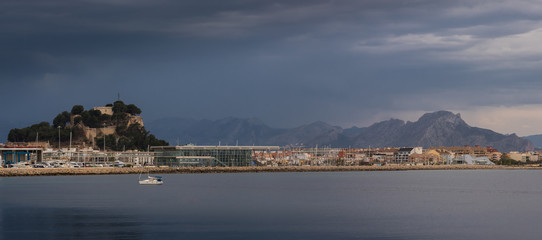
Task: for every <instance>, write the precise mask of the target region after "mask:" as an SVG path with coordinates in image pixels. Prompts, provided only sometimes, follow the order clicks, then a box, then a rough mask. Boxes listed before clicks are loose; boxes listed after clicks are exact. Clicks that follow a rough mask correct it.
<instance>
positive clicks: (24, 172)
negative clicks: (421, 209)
mask: <svg viewBox="0 0 542 240" xmlns="http://www.w3.org/2000/svg"><path fill="white" fill-rule="evenodd" d="M486 169H488V170H491V169H493V170H520V169H532V170H541V169H542V167H541V166H501V165H426V166H424V165H385V166H282V167H145V168H113V167H104V168H0V177H30V176H75V175H119V174H139V173H141V172H144V173H147V172H149V173H152V174H205V173H260V172H267V173H272V172H351V171H417V170H486Z"/></svg>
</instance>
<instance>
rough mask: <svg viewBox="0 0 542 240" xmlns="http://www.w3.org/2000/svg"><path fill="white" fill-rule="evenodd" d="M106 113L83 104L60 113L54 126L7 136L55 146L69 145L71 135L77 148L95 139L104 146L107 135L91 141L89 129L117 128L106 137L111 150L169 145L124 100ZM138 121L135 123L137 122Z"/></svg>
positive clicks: (45, 124) (34, 127)
mask: <svg viewBox="0 0 542 240" xmlns="http://www.w3.org/2000/svg"><path fill="white" fill-rule="evenodd" d="M104 109H106V110H110V111H111V112H110V113H107V112H106V113H103V112H102V111H100V110H97V109H90V110H85V109H84V107H83V106H82V105H75V106H73V107H72V109H71V111H70V112H68V111H64V112H62V113H59V114H58V115H57V116H56V117H55V118H54V119H53V124H52V125H50V124H49V122H41V123H38V124H34V125H32V126H30V127H26V128H22V129H18V128H15V129H11V131H10V132H9V135H8V141H10V142H33V141H37V140H38V141H49V143H51V144H53V145H54V143H56V142H58V141H59V137H60V141H61V142H63V143H66V142H68V141H69V140H70V132H71V133H72V142H73V144H74V145H87V146H88V145H91V144H92V142H93V140H94V143H95V144H96V145H97V146H98V147H102V146H103V145H104V136H103V134H102V135H100V136H96V137H95V138H94V139H88V138H87V136H88V135H89V134H87V133H88V131H89V129H94V128H114V133H112V134H107V135H105V146H106V148H107V149H109V150H115V151H120V150H130V149H138V150H146V149H147V148H148V146H166V145H168V143H167V142H166V141H164V140H160V139H158V138H156V136H154V135H153V134H150V132H148V131H147V130H145V128H144V127H143V126H142V121H140V122H141V124H140V122H139V121H137V118H139V119H141V117H139V116H138V115H139V114H141V109H139V108H138V107H137V106H136V105H134V104H128V105H126V104H124V102H122V101H116V102H114V103H113V104H107V105H106V108H104ZM134 119H135V120H134Z"/></svg>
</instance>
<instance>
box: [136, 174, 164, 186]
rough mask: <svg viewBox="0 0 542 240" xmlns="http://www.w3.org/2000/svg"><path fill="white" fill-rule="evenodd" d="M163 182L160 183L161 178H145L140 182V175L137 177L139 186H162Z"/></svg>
mask: <svg viewBox="0 0 542 240" xmlns="http://www.w3.org/2000/svg"><path fill="white" fill-rule="evenodd" d="M163 183H164V181H162V177H160V176H150V175H148V176H147V179H143V180H141V174H140V175H139V184H141V185H162V184H163Z"/></svg>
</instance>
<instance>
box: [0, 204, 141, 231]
mask: <svg viewBox="0 0 542 240" xmlns="http://www.w3.org/2000/svg"><path fill="white" fill-rule="evenodd" d="M1 218H2V221H1V222H0V224H2V226H1V229H2V231H1V232H0V234H1V235H0V236H1V237H0V239H143V237H144V234H143V232H142V230H143V228H142V227H143V222H142V221H140V219H138V218H137V217H135V216H129V215H123V214H117V213H114V212H106V211H100V210H92V209H73V208H53V209H50V208H32V207H30V208H28V207H24V208H23V207H11V208H4V209H3V211H2V212H1Z"/></svg>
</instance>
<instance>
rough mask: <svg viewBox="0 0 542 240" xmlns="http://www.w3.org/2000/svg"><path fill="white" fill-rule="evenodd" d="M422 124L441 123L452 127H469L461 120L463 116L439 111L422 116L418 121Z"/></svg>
mask: <svg viewBox="0 0 542 240" xmlns="http://www.w3.org/2000/svg"><path fill="white" fill-rule="evenodd" d="M417 123H420V124H428V123H441V124H446V125H451V126H458V125H467V123H465V121H463V119H461V115H460V114H459V113H458V114H453V113H452V112H449V111H437V112H433V113H426V114H424V115H423V116H421V117H420V118H419V119H418V122H417Z"/></svg>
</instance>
